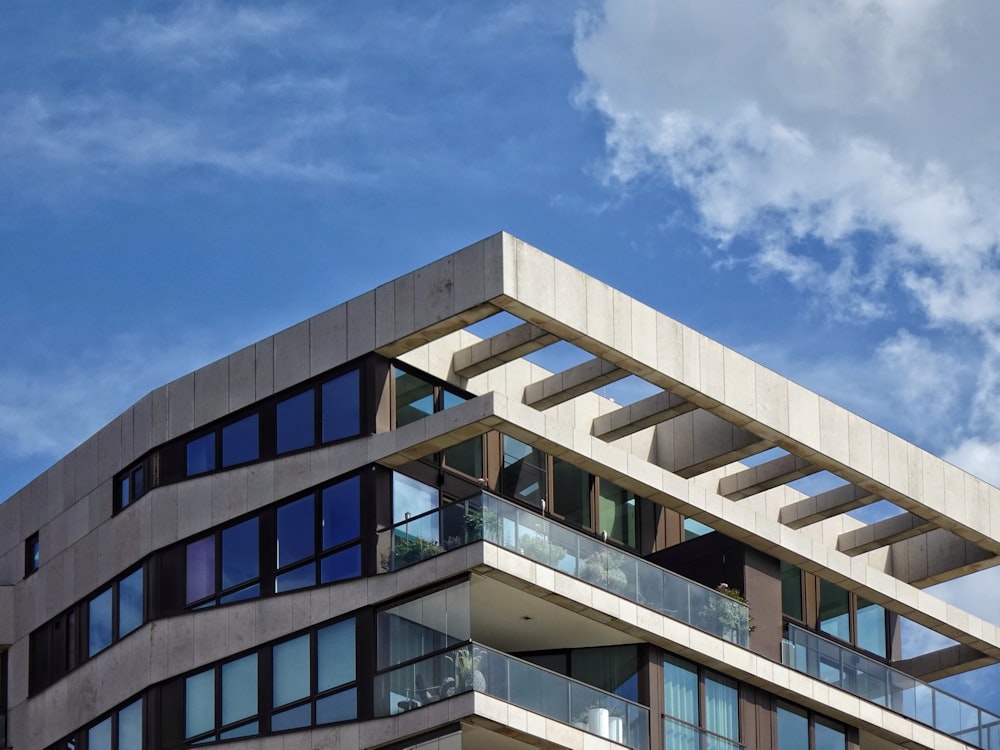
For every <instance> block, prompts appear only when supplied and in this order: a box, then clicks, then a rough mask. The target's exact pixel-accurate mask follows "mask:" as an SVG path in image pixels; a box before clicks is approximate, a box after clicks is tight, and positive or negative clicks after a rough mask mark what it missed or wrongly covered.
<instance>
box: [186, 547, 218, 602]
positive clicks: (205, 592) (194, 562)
mask: <svg viewBox="0 0 1000 750" xmlns="http://www.w3.org/2000/svg"><path fill="white" fill-rule="evenodd" d="M214 593H215V537H214V536H209V537H205V538H204V539H199V540H198V541H196V542H191V543H190V544H189V545H188V546H187V601H188V603H190V602H195V601H198V600H199V599H204V598H205V597H206V596H210V595H212V594H214Z"/></svg>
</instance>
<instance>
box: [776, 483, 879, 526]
mask: <svg viewBox="0 0 1000 750" xmlns="http://www.w3.org/2000/svg"><path fill="white" fill-rule="evenodd" d="M879 499H880V498H879V496H878V495H875V494H872V492H871V491H870V490H866V489H865V488H864V487H859V486H858V485H856V484H845V485H842V486H840V487H834V488H833V489H832V490H827V491H826V492H821V493H820V494H818V495H813V496H812V497H807V498H805V499H804V500H799V501H798V502H794V503H789V504H788V505H786V506H784V507H783V508H781V510H780V511H778V520H779V521H780V522H781V523H783V524H785V526H788V527H790V528H793V529H801V528H803V527H804V526H809V525H810V524H814V523H819V522H820V521H825V520H826V519H827V518H832V517H833V516H837V515H840V514H841V513H847V512H848V511H850V510H854V509H855V508H860V507H861V506H862V505H868V504H870V503H873V502H875V501H876V500H879Z"/></svg>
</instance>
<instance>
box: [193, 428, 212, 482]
mask: <svg viewBox="0 0 1000 750" xmlns="http://www.w3.org/2000/svg"><path fill="white" fill-rule="evenodd" d="M214 470H215V433H214V432H210V433H209V434H207V435H203V436H201V437H200V438H195V439H194V440H191V441H190V442H188V444H187V475H188V476H189V477H193V476H194V475H195V474H204V473H205V472H206V471H214Z"/></svg>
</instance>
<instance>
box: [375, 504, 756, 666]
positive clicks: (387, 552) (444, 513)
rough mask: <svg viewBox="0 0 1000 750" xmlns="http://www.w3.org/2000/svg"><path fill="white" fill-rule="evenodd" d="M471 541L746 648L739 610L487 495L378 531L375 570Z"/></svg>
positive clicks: (745, 612) (746, 622) (746, 619)
mask: <svg viewBox="0 0 1000 750" xmlns="http://www.w3.org/2000/svg"><path fill="white" fill-rule="evenodd" d="M478 541H487V542H490V543H492V544H495V545H497V546H499V547H503V548H504V549H507V550H510V551H511V552H514V553H515V554H518V555H521V556H523V557H526V558H528V559H530V560H533V561H534V562H536V563H540V564H542V565H546V566H548V567H550V568H554V569H555V570H558V571H559V572H561V573H565V574H567V575H570V576H573V577H574V578H578V579H579V580H581V581H586V582H587V583H590V584H592V585H594V586H598V587H600V588H602V589H604V590H606V591H609V592H611V593H613V594H615V595H617V596H620V597H622V598H624V599H628V600H629V601H632V602H635V603H636V604H640V605H642V606H643V607H646V608H648V609H652V610H654V611H655V612H659V613H660V614H662V615H665V616H666V617H670V618H672V619H674V620H679V621H680V622H683V623H685V624H686V625H690V626H691V627H694V628H697V629H698V630H701V631H704V632H706V633H711V634H712V635H715V636H718V637H719V638H724V639H725V640H727V641H730V642H732V643H735V644H737V645H739V646H742V647H744V648H746V647H747V644H748V643H749V638H750V610H749V608H748V607H747V606H746V605H745V604H743V603H741V602H738V601H735V600H733V599H731V598H729V597H727V596H725V595H723V594H720V593H719V592H717V591H714V590H713V589H710V588H708V587H707V586H702V585H701V584H698V583H695V582H693V581H689V580H688V579H686V578H684V577H683V576H679V575H677V574H675V573H671V572H670V571H667V570H664V569H663V568H660V567H658V566H656V565H653V564H651V563H648V562H646V561H645V560H643V559H641V558H639V557H636V556H635V555H630V554H628V553H626V552H622V551H621V550H618V549H616V548H614V547H612V546H610V545H608V544H605V543H603V542H601V541H599V540H597V539H594V538H593V537H590V536H587V535H586V534H581V533H579V532H576V531H572V530H570V529H568V528H566V527H564V526H561V525H559V524H557V523H553V522H551V521H549V520H547V519H545V518H543V517H542V516H540V515H538V514H537V513H533V512H531V511H528V510H525V509H524V508H521V507H519V506H517V505H514V504H513V503H509V502H507V501H506V500H501V499H500V498H498V497H496V496H495V495H491V494H489V493H486V492H484V493H481V494H480V495H474V496H473V497H471V498H468V499H466V500H463V501H461V502H456V503H452V504H450V505H445V506H442V507H440V508H437V509H435V510H432V511H430V512H428V513H423V514H421V515H419V516H415V517H413V518H409V519H407V520H406V521H404V522H402V523H399V524H397V525H395V526H392V527H390V528H388V529H385V530H383V531H381V532H379V535H378V543H377V548H378V556H379V567H380V570H381V572H390V571H394V570H399V569H401V568H405V567H407V566H409V565H413V564H415V563H418V562H420V561H421V560H426V559H427V558H429V557H434V556H435V555H440V554H442V553H444V552H447V551H448V550H451V549H455V548H457V547H461V546H463V545H466V544H471V543H473V542H478Z"/></svg>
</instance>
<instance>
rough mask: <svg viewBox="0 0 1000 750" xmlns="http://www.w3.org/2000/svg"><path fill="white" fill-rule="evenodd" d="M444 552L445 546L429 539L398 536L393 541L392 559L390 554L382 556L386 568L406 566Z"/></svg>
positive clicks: (392, 568)
mask: <svg viewBox="0 0 1000 750" xmlns="http://www.w3.org/2000/svg"><path fill="white" fill-rule="evenodd" d="M442 552H444V547H442V546H441V545H440V544H438V543H437V542H432V541H430V540H429V539H423V538H421V537H412V538H409V537H403V538H397V539H396V540H395V541H394V543H393V549H392V557H391V559H389V555H384V556H383V557H382V568H383V569H384V570H397V569H398V568H405V567H406V566H408V565H413V564H414V563H418V562H420V561H421V560H426V559H427V558H428V557H434V556H435V555H440V554H441V553H442Z"/></svg>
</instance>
